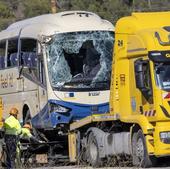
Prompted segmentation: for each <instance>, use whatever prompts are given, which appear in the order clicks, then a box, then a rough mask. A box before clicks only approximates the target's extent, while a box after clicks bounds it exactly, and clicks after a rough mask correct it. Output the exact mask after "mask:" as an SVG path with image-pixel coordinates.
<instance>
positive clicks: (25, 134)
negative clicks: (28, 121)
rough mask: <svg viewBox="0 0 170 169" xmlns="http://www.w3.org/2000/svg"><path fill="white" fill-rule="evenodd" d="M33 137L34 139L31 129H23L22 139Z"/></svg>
mask: <svg viewBox="0 0 170 169" xmlns="http://www.w3.org/2000/svg"><path fill="white" fill-rule="evenodd" d="M31 137H33V135H32V134H31V132H30V130H29V129H27V128H22V129H21V135H20V138H24V139H30V138H31Z"/></svg>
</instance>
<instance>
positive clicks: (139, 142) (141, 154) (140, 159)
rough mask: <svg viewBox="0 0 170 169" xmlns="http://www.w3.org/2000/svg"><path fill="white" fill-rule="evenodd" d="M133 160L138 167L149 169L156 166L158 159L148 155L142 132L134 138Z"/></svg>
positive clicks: (134, 135)
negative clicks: (148, 168)
mask: <svg viewBox="0 0 170 169" xmlns="http://www.w3.org/2000/svg"><path fill="white" fill-rule="evenodd" d="M132 159H133V165H135V166H138V167H144V168H147V167H151V166H154V165H155V164H156V158H155V157H154V156H149V155H148V152H147V148H146V142H145V137H144V135H143V132H142V130H138V132H136V133H134V134H133V136H132Z"/></svg>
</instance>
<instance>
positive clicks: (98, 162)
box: [86, 132, 102, 167]
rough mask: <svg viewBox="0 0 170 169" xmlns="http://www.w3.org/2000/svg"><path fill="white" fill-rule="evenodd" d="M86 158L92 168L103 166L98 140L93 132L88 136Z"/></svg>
mask: <svg viewBox="0 0 170 169" xmlns="http://www.w3.org/2000/svg"><path fill="white" fill-rule="evenodd" d="M86 157H87V161H88V162H89V164H90V165H91V166H92V167H100V166H102V159H101V158H100V156H99V145H98V140H97V137H95V135H94V133H93V132H90V134H89V136H88V140H87V152H86Z"/></svg>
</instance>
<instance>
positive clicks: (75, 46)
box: [47, 31, 114, 90]
mask: <svg viewBox="0 0 170 169" xmlns="http://www.w3.org/2000/svg"><path fill="white" fill-rule="evenodd" d="M113 42H114V35H113V32H109V31H86V32H73V33H62V34H56V35H55V36H54V37H53V39H52V41H51V42H50V44H48V45H47V57H48V59H47V61H48V63H47V64H48V72H49V77H50V81H51V85H52V87H53V88H55V89H57V88H58V89H60V90H61V89H67V88H69V89H70V88H73V89H89V88H90V89H97V88H100V89H109V87H110V76H111V64H112V50H113Z"/></svg>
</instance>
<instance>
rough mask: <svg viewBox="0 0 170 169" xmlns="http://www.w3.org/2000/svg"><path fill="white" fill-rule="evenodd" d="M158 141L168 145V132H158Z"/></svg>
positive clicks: (169, 134) (169, 141) (169, 142)
mask: <svg viewBox="0 0 170 169" xmlns="http://www.w3.org/2000/svg"><path fill="white" fill-rule="evenodd" d="M160 139H161V141H162V142H163V143H165V144H170V131H165V132H160Z"/></svg>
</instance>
